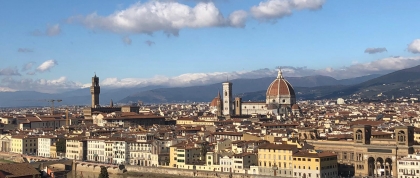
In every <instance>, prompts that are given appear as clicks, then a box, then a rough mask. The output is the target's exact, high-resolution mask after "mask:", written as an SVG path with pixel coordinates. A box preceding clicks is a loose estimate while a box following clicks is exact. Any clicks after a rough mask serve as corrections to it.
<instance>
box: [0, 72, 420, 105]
mask: <svg viewBox="0 0 420 178" xmlns="http://www.w3.org/2000/svg"><path fill="white" fill-rule="evenodd" d="M274 79H275V78H274V77H265V78H259V79H235V80H232V81H230V82H232V83H233V94H234V95H235V96H240V97H242V99H243V100H244V101H248V100H251V101H262V100H265V92H266V89H267V87H268V86H269V85H270V83H271V82H272V81H273V80H274ZM286 79H287V80H288V81H289V82H290V83H291V84H292V85H293V87H294V89H295V92H296V95H297V97H298V99H304V100H310V99H336V98H338V97H356V98H381V97H382V98H391V97H392V96H394V97H401V96H413V97H418V96H420V66H415V67H412V68H407V69H403V70H399V71H395V72H392V73H389V74H386V75H379V74H375V75H368V76H363V77H357V78H351V79H344V80H336V79H334V78H332V77H327V76H320V75H317V76H307V77H286ZM221 90H222V84H221V83H215V84H210V85H203V86H191V87H175V88H169V87H167V86H149V87H143V88H117V89H109V88H104V87H102V91H101V95H100V103H101V105H108V104H109V102H110V100H111V99H113V101H114V103H118V102H119V103H129V102H137V101H139V100H140V101H143V102H145V103H173V102H210V101H211V100H212V99H213V98H214V97H215V96H216V95H217V92H218V91H221ZM46 99H62V100H63V101H62V102H60V103H57V104H58V105H89V104H90V100H91V98H90V91H89V89H88V88H86V89H78V90H74V91H68V92H64V93H59V94H46V93H39V92H34V91H18V92H0V107H15V106H50V103H48V102H46V101H42V100H46Z"/></svg>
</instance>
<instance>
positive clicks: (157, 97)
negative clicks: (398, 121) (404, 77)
mask: <svg viewBox="0 0 420 178" xmlns="http://www.w3.org/2000/svg"><path fill="white" fill-rule="evenodd" d="M374 77H376V76H375V75H371V76H365V77H358V78H355V79H345V80H336V79H334V78H332V77H327V76H321V75H317V76H306V77H286V79H287V80H288V81H289V82H290V83H291V84H292V85H293V86H294V87H295V88H300V89H299V90H297V92H302V93H305V94H304V95H302V96H304V98H310V97H311V96H312V97H315V96H316V97H321V96H323V95H325V94H327V92H332V91H335V90H334V89H338V88H340V89H341V88H342V86H341V85H346V84H352V83H355V82H357V81H360V82H364V81H366V80H368V79H370V78H374ZM274 79H275V78H274V77H265V78H259V79H236V80H232V81H231V82H232V83H233V94H234V95H238V96H243V97H244V99H246V100H253V101H255V100H261V98H265V93H264V92H263V91H265V90H266V89H267V87H268V86H269V85H270V84H271V82H272V81H273V80H274ZM325 86H336V87H325ZM313 87H315V90H314V89H310V88H313ZM317 87H319V88H317ZM221 90H222V83H215V84H211V85H204V86H192V87H177V88H160V89H154V90H148V91H142V92H137V93H134V94H132V95H129V96H127V97H126V98H124V99H122V100H121V101H120V102H121V103H127V102H130V101H131V102H135V101H138V100H141V101H143V102H146V103H173V102H190V101H195V102H209V101H211V100H212V99H213V98H214V97H215V96H216V95H217V91H221ZM262 96H264V97H262Z"/></svg>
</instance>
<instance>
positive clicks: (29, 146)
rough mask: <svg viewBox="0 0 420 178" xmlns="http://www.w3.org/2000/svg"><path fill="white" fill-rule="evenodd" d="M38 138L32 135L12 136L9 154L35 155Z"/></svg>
mask: <svg viewBox="0 0 420 178" xmlns="http://www.w3.org/2000/svg"><path fill="white" fill-rule="evenodd" d="M37 143H38V138H37V137H35V136H32V135H13V136H12V138H11V145H12V146H11V152H13V153H19V154H28V155H36V154H37V151H38V150H37V149H38V146H37V145H38V144H37Z"/></svg>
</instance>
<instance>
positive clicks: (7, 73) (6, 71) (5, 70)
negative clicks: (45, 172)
mask: <svg viewBox="0 0 420 178" xmlns="http://www.w3.org/2000/svg"><path fill="white" fill-rule="evenodd" d="M1 75H3V76H12V75H18V76H19V75H20V73H19V70H18V69H17V67H14V68H13V67H8V68H3V69H0V76H1Z"/></svg>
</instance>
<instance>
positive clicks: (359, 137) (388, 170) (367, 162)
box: [306, 125, 418, 176]
mask: <svg viewBox="0 0 420 178" xmlns="http://www.w3.org/2000/svg"><path fill="white" fill-rule="evenodd" d="M391 135H393V136H391ZM391 135H389V136H386V135H385V136H384V135H375V134H372V128H371V126H368V125H360V126H354V127H353V140H350V141H349V140H343V141H337V140H336V141H329V140H306V142H307V143H308V144H310V145H313V146H314V147H315V149H316V150H323V151H332V152H335V153H336V154H337V158H338V164H339V167H338V169H339V172H340V175H342V176H348V174H350V176H374V175H376V176H380V175H382V176H390V175H391V176H397V164H396V162H397V159H398V158H401V157H406V156H407V155H408V154H412V153H413V152H414V150H417V149H418V146H414V145H413V144H414V129H413V127H411V126H398V127H395V129H394V133H393V134H391Z"/></svg>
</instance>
